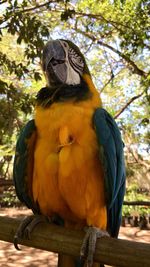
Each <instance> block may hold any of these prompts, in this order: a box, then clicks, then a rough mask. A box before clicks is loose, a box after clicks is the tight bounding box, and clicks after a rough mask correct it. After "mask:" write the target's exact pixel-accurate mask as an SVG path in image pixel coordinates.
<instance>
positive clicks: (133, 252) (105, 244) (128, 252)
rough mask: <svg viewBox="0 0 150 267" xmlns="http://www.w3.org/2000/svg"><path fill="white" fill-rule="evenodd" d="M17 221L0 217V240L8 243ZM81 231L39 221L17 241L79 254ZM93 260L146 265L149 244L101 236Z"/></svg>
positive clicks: (149, 256) (131, 266)
mask: <svg viewBox="0 0 150 267" xmlns="http://www.w3.org/2000/svg"><path fill="white" fill-rule="evenodd" d="M19 223H20V220H19V219H14V218H9V217H0V240H3V241H7V242H11V243H12V242H13V238H14V234H15V232H16V229H17V227H18V225H19ZM84 234H85V233H84V232H83V231H77V230H69V229H65V228H63V227H60V226H56V225H52V224H48V223H45V224H44V225H43V223H41V224H39V225H38V226H37V227H36V228H35V230H34V231H33V233H32V235H31V240H27V239H24V240H22V241H21V242H20V244H22V245H26V246H29V247H34V248H39V249H43V250H47V251H52V252H61V253H64V254H68V255H72V256H79V252H80V247H81V244H82V240H83V237H84ZM14 249H15V248H14ZM18 253H19V252H18ZM94 259H95V260H96V261H98V262H101V263H105V264H107V265H111V266H112V265H113V266H119V267H148V266H150V244H144V243H138V242H132V241H127V240H121V239H118V240H117V239H113V238H108V237H104V238H101V239H99V240H98V242H97V246H96V252H95V256H94Z"/></svg>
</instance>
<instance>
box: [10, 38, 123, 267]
mask: <svg viewBox="0 0 150 267" xmlns="http://www.w3.org/2000/svg"><path fill="white" fill-rule="evenodd" d="M42 66H43V71H44V74H45V77H46V80H47V86H46V87H44V88H42V89H41V90H40V91H39V92H38V94H37V98H36V106H35V115H34V119H33V120H31V121H29V122H28V123H27V124H26V125H25V127H24V128H23V130H22V132H21V134H20V136H19V139H18V142H17V146H16V155H15V161H14V181H15V187H16V192H17V195H18V198H19V199H20V201H22V202H23V203H25V204H26V206H27V207H28V208H30V209H32V211H33V213H34V214H35V219H33V221H34V222H33V221H32V222H31V219H30V218H29V219H28V220H26V221H24V222H23V224H22V225H21V227H20V228H19V229H18V231H17V233H16V236H15V246H16V247H17V241H18V239H19V238H21V237H22V232H23V231H26V232H28V233H30V231H31V229H32V228H33V225H35V224H36V223H37V222H39V218H40V217H41V218H42V220H43V218H53V220H54V221H57V223H60V224H61V223H62V222H63V224H64V227H74V228H82V227H85V226H87V228H86V229H87V230H86V236H85V239H84V240H83V245H82V247H81V255H82V256H84V255H85V254H86V251H87V250H88V247H89V250H90V251H91V245H92V246H93V248H94V247H95V243H96V241H95V242H94V240H96V238H98V237H101V236H104V235H108V233H109V235H110V236H112V237H117V236H118V232H119V227H120V223H121V210H122V203H123V197H124V192H125V165H124V157H123V142H122V140H121V135H120V132H119V129H118V127H117V125H116V122H115V121H114V119H113V118H112V117H111V116H110V114H109V113H108V112H107V111H106V110H105V109H103V108H102V101H101V98H100V95H99V93H98V91H97V90H96V88H95V86H94V84H93V82H92V78H91V75H90V72H89V69H88V67H87V64H86V62H85V59H84V56H83V55H82V53H81V52H80V50H79V48H78V47H77V46H76V45H75V44H73V43H72V42H71V41H68V40H62V39H60V40H54V41H49V42H48V43H47V44H46V45H45V47H44V50H43V58H42ZM25 228H26V229H25ZM93 250H94V249H93ZM90 251H89V253H88V256H87V260H86V262H85V263H83V262H82V261H80V260H78V259H76V260H74V259H72V258H71V257H68V256H60V257H59V261H58V266H64V267H73V266H87V265H86V264H88V266H93V267H96V266H100V265H99V264H97V263H93V255H91V253H90Z"/></svg>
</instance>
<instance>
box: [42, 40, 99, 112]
mask: <svg viewBox="0 0 150 267" xmlns="http://www.w3.org/2000/svg"><path fill="white" fill-rule="evenodd" d="M42 68H43V71H44V74H45V76H46V80H47V87H44V88H42V89H41V90H40V91H39V93H38V94H37V103H38V104H40V105H43V106H44V107H47V106H49V105H50V104H52V103H53V102H58V101H66V100H74V101H83V100H85V99H93V101H94V102H95V103H99V102H100V100H99V99H100V97H99V93H98V91H97V90H96V88H95V86H94V84H93V82H92V79H91V75H90V72H89V69H88V67H87V64H86V61H85V58H84V56H83V54H82V53H81V51H80V50H79V48H78V47H77V46H76V45H75V44H74V43H72V42H71V41H69V40H63V39H58V40H52V41H49V42H48V43H47V44H46V45H45V47H44V49H43V57H42ZM96 105H97V104H96Z"/></svg>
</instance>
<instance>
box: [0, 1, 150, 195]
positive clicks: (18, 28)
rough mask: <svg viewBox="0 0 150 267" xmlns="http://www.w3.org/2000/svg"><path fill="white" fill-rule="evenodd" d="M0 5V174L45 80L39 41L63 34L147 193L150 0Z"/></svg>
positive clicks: (149, 176) (135, 177)
mask: <svg viewBox="0 0 150 267" xmlns="http://www.w3.org/2000/svg"><path fill="white" fill-rule="evenodd" d="M0 10H1V15H0V37H1V42H0V51H1V52H0V65H1V70H0V94H1V96H0V126H1V129H2V131H1V134H0V148H1V154H0V159H1V175H4V174H5V175H7V176H8V170H7V168H6V166H5V167H4V163H6V162H7V166H8V163H10V160H11V158H12V155H13V153H14V147H15V140H16V136H17V134H18V132H19V130H20V128H21V127H22V125H23V124H24V123H25V121H26V120H28V119H29V118H30V117H31V114H32V111H33V103H34V97H35V94H36V92H37V91H38V90H39V89H40V88H41V87H42V86H44V85H45V81H44V78H43V75H42V72H41V67H40V58H41V53H42V49H43V45H44V43H45V42H46V41H47V40H49V39H51V38H53V39H56V38H64V39H65V38H67V39H71V40H73V41H74V42H75V43H76V44H77V45H78V46H79V47H80V49H81V50H82V52H83V53H84V54H85V57H86V59H87V61H88V64H89V66H90V70H91V73H92V76H93V79H94V82H95V84H96V86H97V88H98V89H99V91H100V93H101V96H102V99H103V105H104V107H105V108H107V110H109V112H111V114H112V115H113V116H114V117H115V118H116V119H117V122H118V124H119V126H120V129H121V130H122V133H123V136H124V142H125V152H126V159H127V162H128V165H127V166H128V167H127V174H128V184H129V185H130V184H131V183H132V184H133V182H134V181H135V182H136V183H137V184H138V186H139V187H141V188H142V187H145V188H146V189H147V190H150V174H149V165H148V152H149V145H150V141H149V140H150V138H149V137H150V131H149V127H148V126H149V112H150V105H149V104H150V97H149V94H148V91H149V87H150V67H149V66H150V2H149V1H148V0H132V1H131V0H114V1H113V0H101V1H97V0H79V1H76V0H70V1H69V0H66V1H65V0H64V1H62V0H59V1H54V0H51V1H42V0H30V1H26V0H22V1H17V0H15V1H12V0H9V1H5V0H4V1H0ZM10 171H11V169H10Z"/></svg>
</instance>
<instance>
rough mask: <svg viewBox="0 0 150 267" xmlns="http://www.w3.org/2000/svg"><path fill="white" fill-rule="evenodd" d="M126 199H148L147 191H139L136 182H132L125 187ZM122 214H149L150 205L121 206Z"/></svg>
mask: <svg viewBox="0 0 150 267" xmlns="http://www.w3.org/2000/svg"><path fill="white" fill-rule="evenodd" d="M125 200H126V201H135V200H136V201H150V195H149V191H148V190H145V191H144V192H140V190H139V187H138V185H137V184H135V183H133V184H132V185H130V186H129V187H128V189H127V192H126V196H125ZM123 215H124V216H129V215H132V216H143V215H150V207H146V206H123Z"/></svg>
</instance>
